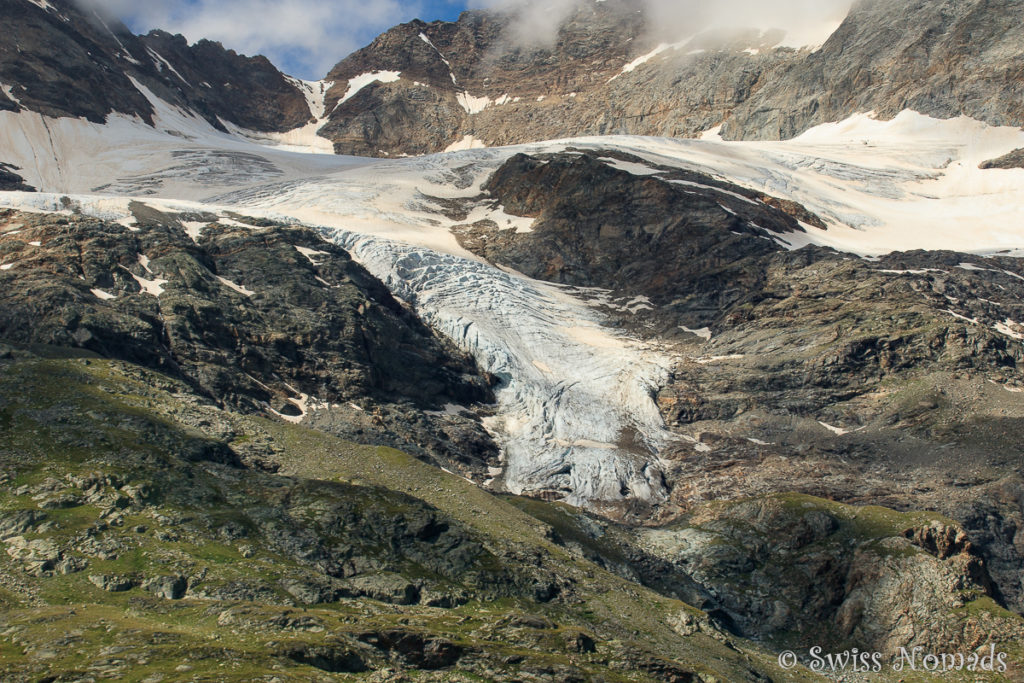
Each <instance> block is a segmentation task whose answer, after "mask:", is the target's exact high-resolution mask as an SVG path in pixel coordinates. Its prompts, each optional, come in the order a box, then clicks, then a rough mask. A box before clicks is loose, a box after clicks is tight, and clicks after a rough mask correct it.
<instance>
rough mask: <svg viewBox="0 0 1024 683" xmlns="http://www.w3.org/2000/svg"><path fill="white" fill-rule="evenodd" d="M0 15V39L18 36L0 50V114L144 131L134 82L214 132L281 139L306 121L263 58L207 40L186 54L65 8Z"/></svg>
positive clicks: (181, 44) (295, 95)
mask: <svg viewBox="0 0 1024 683" xmlns="http://www.w3.org/2000/svg"><path fill="white" fill-rule="evenodd" d="M0 10H2V11H0V29H2V30H3V32H4V34H5V35H17V36H18V45H17V49H15V46H14V45H13V44H12V45H5V46H3V47H0V81H2V82H4V83H10V84H12V86H13V87H12V95H13V96H14V97H15V98H16V99H17V102H16V103H15V102H14V101H12V100H11V99H9V98H7V97H6V95H0V108H3V109H8V110H14V111H18V110H22V109H27V110H30V111H35V112H39V113H41V114H44V115H47V116H54V117H62V116H71V117H83V118H86V119H88V120H90V121H93V122H95V123H103V122H104V121H105V120H106V117H107V116H108V115H109V114H112V113H115V112H116V113H120V114H126V115H129V116H132V115H135V116H138V117H140V118H141V119H143V120H144V121H147V122H149V123H152V121H153V114H154V108H153V105H152V103H151V102H150V101H149V100H148V99H147V97H146V96H145V95H144V94H143V93H142V92H140V91H139V89H137V88H136V87H135V86H134V85H133V84H132V80H131V79H134V80H136V81H138V82H140V83H141V84H142V85H143V86H144V87H146V88H148V89H149V90H150V91H152V92H153V93H154V94H155V95H157V96H158V97H160V98H162V99H163V100H164V101H166V102H168V103H170V104H171V105H176V106H181V107H185V108H188V109H190V110H192V111H194V112H196V113H198V114H199V115H200V116H202V117H204V118H205V119H206V120H207V121H208V122H209V123H210V124H211V125H212V126H214V127H215V128H217V129H219V130H223V129H224V124H223V123H222V122H221V120H220V119H223V120H224V121H228V122H231V123H233V124H235V125H238V126H241V127H242V128H248V129H251V130H257V131H284V130H289V129H292V128H296V127H299V126H303V125H305V124H306V123H307V122H308V121H309V119H310V117H311V115H312V114H311V112H310V111H309V106H308V105H307V103H306V98H305V95H304V94H303V93H302V92H301V91H300V90H299V88H298V86H297V85H296V84H295V82H294V81H292V80H290V79H288V78H287V77H285V76H284V75H283V74H281V73H280V72H279V71H278V70H277V69H276V68H274V66H273V65H271V64H270V62H269V61H267V59H266V58H265V57H254V58H248V57H243V56H240V55H238V54H236V53H235V52H234V51H232V50H225V49H224V48H223V47H222V46H221V45H220V44H219V43H214V42H211V41H207V40H203V41H200V42H199V43H197V44H195V45H193V46H191V47H190V46H189V45H188V44H187V43H186V42H185V39H184V38H182V37H181V36H171V35H169V34H167V33H164V32H162V31H154V32H152V33H150V34H149V35H147V36H142V37H139V36H135V35H133V34H132V33H131V31H129V30H128V28H127V27H125V26H124V25H123V24H122V23H121V22H120V21H118V20H117V19H115V18H113V17H110V16H104V17H102V18H101V17H100V15H99V14H97V13H94V12H93V11H92V10H91V8H87V7H82V6H80V5H79V4H78V3H76V2H74V1H73V0H53V1H52V2H48V3H46V4H45V5H44V4H35V3H30V2H26V1H25V0H3V3H2V4H0ZM102 11H105V10H102Z"/></svg>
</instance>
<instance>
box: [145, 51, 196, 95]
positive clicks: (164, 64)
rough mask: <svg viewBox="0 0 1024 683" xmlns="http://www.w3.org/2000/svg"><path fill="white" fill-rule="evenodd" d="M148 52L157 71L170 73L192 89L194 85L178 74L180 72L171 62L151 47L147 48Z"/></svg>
mask: <svg viewBox="0 0 1024 683" xmlns="http://www.w3.org/2000/svg"><path fill="white" fill-rule="evenodd" d="M146 52H148V53H149V56H150V57H152V58H153V63H154V64H155V65H156V69H157V71H165V70H166V71H170V72H171V73H172V74H174V75H175V76H177V77H178V80H179V81H181V82H182V83H184V84H185V85H187V86H188V87H190V88H191V87H192V84H191V83H189V82H188V81H187V80H185V77H184V76H182V75H181V74H180V73H178V70H177V69H175V68H174V67H173V66H172V65H171V63H170V62H168V61H167V60H166V59H164V58H163V57H162V56H161V55H160V53H159V52H157V51H156V50H154V49H153V48H151V47H146Z"/></svg>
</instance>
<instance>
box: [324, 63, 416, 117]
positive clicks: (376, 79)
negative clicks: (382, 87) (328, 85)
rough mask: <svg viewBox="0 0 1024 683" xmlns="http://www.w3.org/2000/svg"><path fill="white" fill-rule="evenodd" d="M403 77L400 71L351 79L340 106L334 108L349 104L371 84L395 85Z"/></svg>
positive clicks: (372, 73) (380, 72) (377, 73)
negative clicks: (349, 101)
mask: <svg viewBox="0 0 1024 683" xmlns="http://www.w3.org/2000/svg"><path fill="white" fill-rule="evenodd" d="M401 76H402V73H401V72H400V71H371V72H369V73H365V74H359V75H358V76H356V77H355V78H350V79H349V81H348V90H346V91H345V94H344V95H343V96H342V98H341V99H340V100H338V104H336V105H334V108H335V109H337V108H338V107H340V106H341V105H342V104H343V103H344V102H347V101H348V100H349V99H351V98H352V97H354V96H355V94H356V93H358V92H359V91H360V90H362V89H363V88H365V87H366V86H368V85H370V84H371V83H394V82H395V81H397V80H398V79H399V78H401Z"/></svg>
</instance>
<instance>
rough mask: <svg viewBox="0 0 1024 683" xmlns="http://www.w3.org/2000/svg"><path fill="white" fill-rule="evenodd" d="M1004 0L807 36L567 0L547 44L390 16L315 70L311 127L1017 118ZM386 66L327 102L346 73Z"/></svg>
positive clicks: (505, 135) (928, 7)
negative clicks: (318, 86)
mask: <svg viewBox="0 0 1024 683" xmlns="http://www.w3.org/2000/svg"><path fill="white" fill-rule="evenodd" d="M1016 9H1017V7H1016V5H1015V3H1013V2H999V3H991V2H961V1H959V0H956V1H954V0H934V1H929V2H925V3H921V4H920V7H917V8H916V9H914V10H913V11H910V10H909V9H908V7H907V3H902V2H900V3H892V2H882V1H876V0H864V1H861V2H858V3H856V4H855V5H854V7H853V8H852V9H851V11H850V14H849V15H848V17H847V18H846V20H845V21H844V22H843V24H842V25H841V26H840V27H839V29H838V30H837V31H836V32H835V33H834V34H833V35H832V36H831V37H830V38H829V39H828V40H827V41H826V42H825V43H824V45H822V46H821V47H820V49H816V47H815V46H812V47H810V48H807V49H802V50H795V49H792V48H785V47H776V46H777V45H778V44H779V42H780V41H781V39H782V37H783V32H781V31H765V32H762V31H757V30H736V31H733V32H729V33H723V32H720V31H716V32H706V33H703V34H700V35H698V36H696V37H689V38H686V39H682V37H681V36H671V37H666V36H661V35H659V34H658V30H659V27H658V26H657V25H653V24H651V23H650V22H649V19H648V17H647V16H646V14H645V11H646V10H645V7H644V5H643V4H642V3H637V2H633V1H632V0H610V1H609V2H602V3H596V4H595V3H580V4H579V6H578V7H577V9H576V11H575V12H574V13H573V14H571V15H570V16H569V17H568V18H567V19H566V20H565V22H564V23H563V25H562V26H561V27H560V28H559V31H558V33H557V36H556V38H555V40H554V42H553V44H552V45H545V44H540V45H531V44H530V43H529V42H526V43H524V42H523V41H522V40H521V38H517V37H516V35H515V30H516V29H515V27H516V25H517V24H516V21H515V17H514V16H508V15H502V14H492V13H482V12H466V13H464V14H463V15H462V16H461V17H460V18H459V20H458V21H457V22H453V23H445V22H434V23H431V24H426V23H423V22H412V23H409V24H403V25H401V26H397V27H395V28H394V29H391V30H390V31H388V32H387V33H385V34H383V35H381V36H380V37H379V38H378V39H377V40H375V41H374V42H373V43H371V44H370V45H369V46H367V47H366V48H363V49H362V50H360V51H358V52H356V53H354V54H353V55H351V56H350V57H347V58H346V59H345V60H343V61H342V62H340V63H339V64H338V65H337V66H336V67H335V68H334V69H333V70H332V71H331V73H330V75H329V76H328V77H327V82H328V83H332V84H333V87H332V88H331V90H329V91H328V95H327V98H328V103H329V106H328V108H327V111H328V112H329V115H328V118H327V122H326V123H325V124H324V125H323V126H322V127H321V128H320V132H319V134H320V135H321V136H323V137H326V138H328V139H330V140H332V141H333V142H334V143H335V150H336V151H337V152H339V153H354V154H369V155H373V156H383V155H398V154H422V153H425V152H437V151H441V150H444V149H445V148H446V147H448V146H450V145H453V144H458V143H462V144H469V143H470V142H475V144H484V145H488V146H495V145H508V144H517V143H524V142H531V141H537V140H544V139H558V138H564V137H578V136H585V135H610V134H634V135H654V136H676V137H693V136H696V135H699V134H700V133H702V132H704V131H707V130H709V129H711V128H713V127H716V126H718V125H719V124H721V134H722V135H723V137H725V138H726V139H733V140H779V139H788V138H791V137H794V136H796V135H798V134H800V133H802V132H803V131H805V130H807V129H808V128H811V127H813V126H815V125H818V124H821V123H826V122H830V121H838V120H843V119H845V118H847V117H849V116H851V115H853V114H855V113H863V112H868V111H873V112H875V114H876V115H877V116H879V117H880V118H883V119H890V118H892V117H894V116H895V115H897V114H898V113H900V112H901V111H903V110H905V109H913V110H915V111H918V112H921V113H923V114H926V115H929V116H933V117H937V118H951V117H956V116H960V115H967V116H971V117H973V118H976V119H978V120H981V121H985V122H986V123H990V124H992V125H1012V126H1020V125H1022V124H1024V112H1022V111H1021V109H1020V105H1019V102H1020V83H1021V69H1022V65H1024V54H1022V52H1021V50H1020V46H1019V44H1017V43H1016V42H1014V41H1013V39H1012V38H1010V37H1009V35H1010V34H1009V33H1007V32H1006V27H1008V26H1010V25H1012V24H1013V23H1014V17H1015V12H1016ZM380 72H387V73H390V74H394V78H393V79H388V80H387V82H382V81H377V82H373V83H371V84H369V85H365V86H364V87H362V89H361V90H359V91H358V92H357V93H355V94H354V95H350V96H349V98H348V99H347V100H345V101H344V102H342V103H340V104H332V103H339V102H341V98H342V97H343V96H345V95H346V94H347V90H348V89H349V87H350V83H351V82H355V81H352V80H351V79H354V78H355V77H357V76H360V75H363V74H373V73H380Z"/></svg>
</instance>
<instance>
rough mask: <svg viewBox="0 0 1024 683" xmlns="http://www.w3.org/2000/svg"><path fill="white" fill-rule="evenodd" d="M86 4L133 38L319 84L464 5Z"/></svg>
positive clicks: (389, 0) (459, 0) (352, 0)
mask: <svg viewBox="0 0 1024 683" xmlns="http://www.w3.org/2000/svg"><path fill="white" fill-rule="evenodd" d="M87 1H89V2H92V3H93V4H94V5H98V6H99V7H101V8H102V9H105V10H106V11H108V12H110V13H113V14H114V15H115V16H117V17H118V18H120V19H121V20H122V21H124V22H125V23H126V24H127V25H128V26H129V27H130V28H131V29H132V30H134V31H135V32H136V33H146V32H147V31H149V30H150V29H154V28H161V29H164V30H167V31H170V32H172V33H181V34H183V35H184V36H185V37H186V38H188V40H189V42H195V41H197V40H199V39H201V38H209V39H211V40H218V41H220V42H222V43H223V44H224V46H225V47H228V48H232V49H234V50H236V51H238V52H241V53H243V54H247V55H254V54H264V55H266V56H267V57H269V58H270V60H271V61H272V62H274V64H275V65H277V67H278V68H280V69H281V70H282V71H284V72H285V73H288V74H291V75H293V76H298V77H299V78H305V79H307V80H315V79H319V78H323V77H324V76H325V75H326V74H327V71H328V70H329V69H330V68H331V67H332V66H334V64H335V63H337V62H338V61H340V60H341V59H342V58H343V57H345V56H346V55H348V54H349V53H351V52H352V51H354V50H357V49H359V48H360V47H363V46H364V45H366V44H367V43H369V42H370V41H371V40H373V38H374V37H376V36H377V35H378V34H380V33H382V32H383V31H386V30H387V29H388V28H390V27H392V26H394V25H395V24H398V23H401V22H404V21H409V20H411V19H415V18H420V19H423V20H424V21H432V20H434V19H445V20H449V21H450V20H454V19H456V18H458V16H459V13H460V12H461V11H463V10H464V9H466V6H467V4H468V3H467V2H466V0H87ZM485 1H486V0H485ZM469 4H472V5H474V6H475V5H477V4H484V2H481V3H469ZM492 4H493V3H492Z"/></svg>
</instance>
